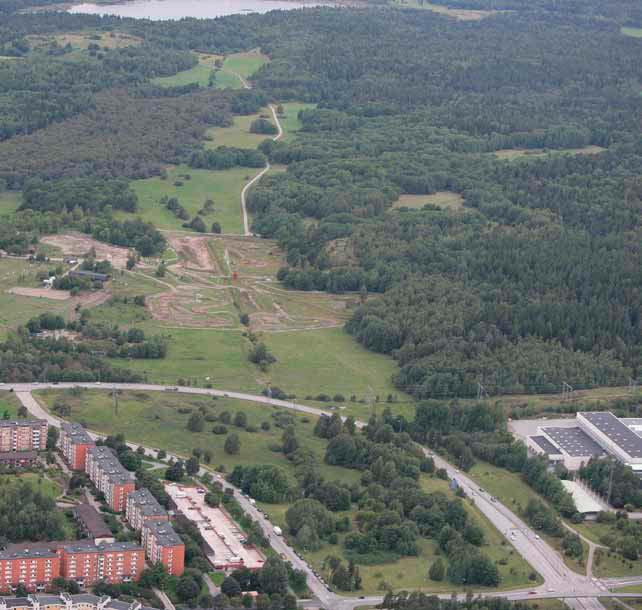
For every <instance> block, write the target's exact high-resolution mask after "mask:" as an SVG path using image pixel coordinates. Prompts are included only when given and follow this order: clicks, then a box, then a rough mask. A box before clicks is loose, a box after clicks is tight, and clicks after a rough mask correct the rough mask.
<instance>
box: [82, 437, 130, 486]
mask: <svg viewBox="0 0 642 610" xmlns="http://www.w3.org/2000/svg"><path fill="white" fill-rule="evenodd" d="M89 453H90V454H91V456H92V458H93V459H94V461H95V462H96V464H97V465H98V467H99V468H100V470H101V471H102V473H103V474H104V475H107V476H108V477H109V480H110V481H111V482H112V483H127V482H129V481H131V480H132V478H133V476H132V474H131V473H130V472H129V470H127V469H126V468H125V467H124V466H123V465H122V464H121V463H120V461H119V460H118V458H117V457H116V454H115V453H114V451H113V450H112V449H111V448H110V447H107V446H105V445H98V446H96V447H92V448H91V449H90V450H89Z"/></svg>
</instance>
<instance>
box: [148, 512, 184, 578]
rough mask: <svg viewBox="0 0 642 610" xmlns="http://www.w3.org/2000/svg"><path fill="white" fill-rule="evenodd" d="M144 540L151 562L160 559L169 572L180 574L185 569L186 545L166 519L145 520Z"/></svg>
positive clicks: (174, 574) (175, 574) (156, 561)
mask: <svg viewBox="0 0 642 610" xmlns="http://www.w3.org/2000/svg"><path fill="white" fill-rule="evenodd" d="M142 542H143V547H145V554H146V555H147V559H148V560H149V561H150V563H158V562H159V561H160V562H161V563H162V564H163V565H164V566H165V569H166V570H167V573H168V574H171V575H173V576H180V575H181V574H182V573H183V571H184V569H185V545H184V544H183V541H182V540H181V538H180V536H179V535H178V534H177V533H176V532H175V531H174V528H173V527H172V526H171V524H170V523H168V522H166V521H145V523H144V524H143V529H142Z"/></svg>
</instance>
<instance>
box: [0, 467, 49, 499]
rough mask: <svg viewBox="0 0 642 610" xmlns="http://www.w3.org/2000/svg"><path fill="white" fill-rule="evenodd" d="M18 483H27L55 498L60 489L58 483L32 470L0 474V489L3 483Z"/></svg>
mask: <svg viewBox="0 0 642 610" xmlns="http://www.w3.org/2000/svg"><path fill="white" fill-rule="evenodd" d="M18 483H27V484H28V485H29V486H30V487H32V488H33V489H37V490H39V491H41V492H42V493H43V494H44V495H46V496H49V497H50V498H54V499H55V498H57V497H58V496H59V495H60V494H61V492H62V490H61V489H60V487H59V485H58V484H57V483H56V482H54V481H52V480H51V479H47V478H45V477H43V476H41V475H39V474H36V473H34V472H25V473H24V474H19V475H18V474H3V475H0V489H2V487H3V486H5V485H17V484H18Z"/></svg>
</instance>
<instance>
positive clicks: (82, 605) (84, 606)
mask: <svg viewBox="0 0 642 610" xmlns="http://www.w3.org/2000/svg"><path fill="white" fill-rule="evenodd" d="M0 610H154V609H153V608H150V607H148V606H143V605H142V604H141V603H140V602H139V601H132V602H124V601H120V600H118V599H112V598H111V597H109V596H107V595H103V596H101V597H99V596H98V595H92V594H90V593H79V594H77V595H69V594H68V593H60V595H29V597H0Z"/></svg>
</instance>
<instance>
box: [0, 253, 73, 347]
mask: <svg viewBox="0 0 642 610" xmlns="http://www.w3.org/2000/svg"><path fill="white" fill-rule="evenodd" d="M50 267H52V265H46V264H37V263H33V264H32V263H29V262H27V261H25V260H15V259H7V258H5V259H0V339H1V338H3V337H5V336H6V334H7V332H8V330H9V329H10V328H14V327H15V326H19V325H20V324H24V323H25V322H27V320H29V318H32V317H33V316H37V315H40V314H41V313H45V312H54V313H61V314H63V315H66V314H67V313H69V308H70V304H69V303H70V302H69V301H57V300H52V299H46V298H38V297H31V296H21V295H16V294H10V293H9V292H7V291H8V290H10V289H11V288H15V287H29V288H38V287H40V282H39V280H38V279H37V277H36V276H37V274H38V273H39V272H40V271H44V270H47V269H49V268H50Z"/></svg>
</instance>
